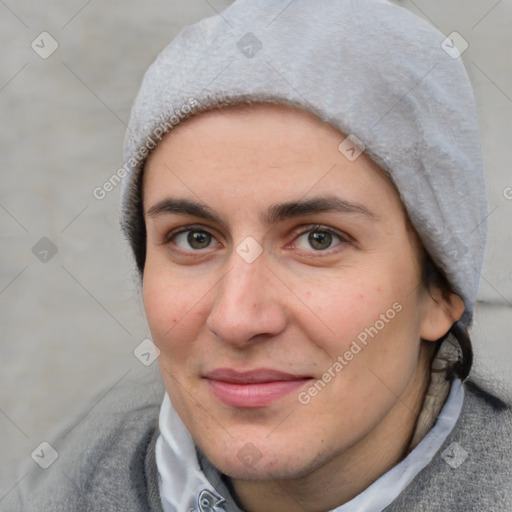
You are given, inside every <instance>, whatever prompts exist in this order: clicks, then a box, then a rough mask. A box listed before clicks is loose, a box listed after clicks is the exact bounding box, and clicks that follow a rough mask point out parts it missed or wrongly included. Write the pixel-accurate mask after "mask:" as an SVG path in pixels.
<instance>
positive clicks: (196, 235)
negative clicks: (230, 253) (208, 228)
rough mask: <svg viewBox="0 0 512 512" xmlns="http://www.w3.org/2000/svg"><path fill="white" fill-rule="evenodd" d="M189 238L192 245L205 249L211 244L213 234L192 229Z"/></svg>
mask: <svg viewBox="0 0 512 512" xmlns="http://www.w3.org/2000/svg"><path fill="white" fill-rule="evenodd" d="M187 240H188V243H189V244H190V247H193V248H194V249H204V248H205V247H208V245H210V241H211V236H210V235H209V234H208V233H205V232H204V231H190V233H189V234H188V236H187Z"/></svg>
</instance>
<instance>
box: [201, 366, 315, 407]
mask: <svg viewBox="0 0 512 512" xmlns="http://www.w3.org/2000/svg"><path fill="white" fill-rule="evenodd" d="M203 378H204V379H206V380H207V382H208V385H209V387H210V390H211V391H212V393H213V395H214V396H215V397H216V398H218V399H219V400H220V401H221V402H223V403H224V404H226V405H229V406H231V407H238V408H257V407H266V406H268V405H270V404H272V403H273V402H275V401H277V400H279V399H280V398H283V397H284V396H286V395H288V394H290V393H291V392H293V391H295V390H297V389H298V388H300V387H301V386H303V385H304V384H305V383H306V382H309V381H310V380H311V377H309V376H304V375H292V374H289V373H285V372H280V371H277V370H271V369H266V368H261V369H256V370H250V371H245V372H239V371H236V370H233V369H231V368H217V369H216V370H213V371H211V372H208V373H206V374H205V375H204V376H203Z"/></svg>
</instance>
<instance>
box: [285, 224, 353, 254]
mask: <svg viewBox="0 0 512 512" xmlns="http://www.w3.org/2000/svg"><path fill="white" fill-rule="evenodd" d="M344 241H345V240H344V239H343V238H342V237H341V236H340V235H337V234H336V233H334V232H333V231H331V230H330V229H327V228H323V227H317V228H314V229H310V230H309V231H306V232H305V233H302V234H301V235H299V236H298V237H297V239H296V241H295V246H296V247H297V248H298V249H301V250H304V251H310V250H311V249H313V250H314V251H325V250H327V249H331V248H332V247H335V246H336V245H338V244H340V243H342V242H344Z"/></svg>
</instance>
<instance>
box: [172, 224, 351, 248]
mask: <svg viewBox="0 0 512 512" xmlns="http://www.w3.org/2000/svg"><path fill="white" fill-rule="evenodd" d="M299 229H300V231H299ZM194 231H197V232H204V233H207V234H208V235H210V236H211V237H212V239H213V240H214V241H217V242H218V237H216V236H215V235H214V234H212V233H211V230H210V229H209V228H205V227H204V226H201V225H189V226H183V227H181V228H177V229H176V230H174V231H171V232H170V233H169V234H167V236H166V237H165V240H164V242H163V243H164V245H170V244H171V243H173V245H174V248H173V250H175V251H178V252H182V253H187V254H189V253H192V252H195V253H201V252H204V250H202V249H182V248H180V247H179V246H177V245H176V244H175V243H174V240H175V239H176V237H177V236H178V235H180V234H183V233H188V232H194ZM315 231H316V232H323V233H329V234H330V235H332V236H334V237H337V238H338V239H339V242H338V243H336V244H335V245H333V246H331V247H328V248H327V249H320V250H314V249H313V248H311V250H305V251H304V252H308V253H311V254H315V255H323V254H332V253H333V252H337V251H335V249H336V248H337V247H338V246H340V245H345V244H348V243H351V242H352V241H353V239H352V238H351V237H350V236H349V235H347V234H346V233H343V232H340V231H337V230H335V229H333V228H331V227H329V226H324V225H321V224H312V225H308V226H301V227H300V228H297V230H296V232H295V233H294V234H293V240H292V241H291V242H289V243H288V244H286V247H289V246H290V244H291V246H292V248H296V244H297V240H298V239H299V238H300V237H302V236H304V235H307V234H308V233H313V232H315ZM209 248H210V247H207V248H205V249H209ZM299 250H300V249H299ZM338 250H340V249H339V248H338Z"/></svg>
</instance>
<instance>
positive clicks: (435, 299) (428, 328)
mask: <svg viewBox="0 0 512 512" xmlns="http://www.w3.org/2000/svg"><path fill="white" fill-rule="evenodd" d="M425 300H426V304H425V309H424V313H423V319H422V321H421V330H420V336H421V338H422V339H424V340H428V341H436V340H438V339H439V338H442V337H443V336H444V335H445V334H446V333H447V332H448V331H449V330H450V328H451V326H452V325H453V324H454V323H455V322H456V321H457V320H460V318H461V317H462V314H463V313H464V309H465V306H464V301H463V300H462V299H461V298H460V297H459V296H458V295H457V294H456V293H454V292H452V291H446V290H441V289H440V288H438V287H432V289H431V290H430V291H427V293H426V297H425Z"/></svg>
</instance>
